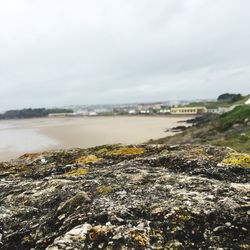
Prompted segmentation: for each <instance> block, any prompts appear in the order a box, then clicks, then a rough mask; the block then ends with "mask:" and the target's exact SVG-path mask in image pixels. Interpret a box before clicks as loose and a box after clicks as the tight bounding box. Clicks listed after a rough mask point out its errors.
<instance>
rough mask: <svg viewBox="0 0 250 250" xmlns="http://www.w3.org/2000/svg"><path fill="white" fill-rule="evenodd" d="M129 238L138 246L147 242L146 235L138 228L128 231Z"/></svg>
mask: <svg viewBox="0 0 250 250" xmlns="http://www.w3.org/2000/svg"><path fill="white" fill-rule="evenodd" d="M130 235H131V238H132V239H133V241H134V242H135V243H136V244H137V245H138V246H140V247H145V246H146V245H147V243H148V239H147V237H146V236H145V235H144V234H142V233H141V232H139V231H138V230H132V231H130Z"/></svg>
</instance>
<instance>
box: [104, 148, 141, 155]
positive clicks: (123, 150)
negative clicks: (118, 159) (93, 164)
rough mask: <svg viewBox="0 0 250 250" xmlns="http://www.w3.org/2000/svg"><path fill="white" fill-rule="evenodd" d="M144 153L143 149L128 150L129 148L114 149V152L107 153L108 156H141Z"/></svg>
mask: <svg viewBox="0 0 250 250" xmlns="http://www.w3.org/2000/svg"><path fill="white" fill-rule="evenodd" d="M143 153H144V149H143V148H128V147H123V148H118V149H114V150H112V151H109V152H107V155H109V156H111V155H140V154H143Z"/></svg>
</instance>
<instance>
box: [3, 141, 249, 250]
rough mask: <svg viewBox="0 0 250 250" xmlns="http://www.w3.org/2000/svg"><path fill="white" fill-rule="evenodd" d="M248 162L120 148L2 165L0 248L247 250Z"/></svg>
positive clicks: (178, 150)
mask: <svg viewBox="0 0 250 250" xmlns="http://www.w3.org/2000/svg"><path fill="white" fill-rule="evenodd" d="M249 216H250V156H249V155H247V154H239V153H236V152H234V151H233V150H231V149H229V148H217V147H212V146H195V145H192V146H190V145H182V146H167V145H137V146H127V147H122V146H119V145H115V146H107V147H96V148H91V149H74V150H67V151H51V152H44V153H41V154H26V155H24V156H22V157H20V158H19V159H17V160H15V161H11V162H5V163H0V249H11V250H14V249H18V250H21V249H36V250H38V249H47V250H57V249H250V231H249V230H250V219H249Z"/></svg>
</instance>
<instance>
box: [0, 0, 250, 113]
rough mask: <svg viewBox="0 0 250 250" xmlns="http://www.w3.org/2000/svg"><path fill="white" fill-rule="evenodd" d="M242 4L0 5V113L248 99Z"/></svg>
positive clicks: (188, 0)
mask: <svg viewBox="0 0 250 250" xmlns="http://www.w3.org/2000/svg"><path fill="white" fill-rule="evenodd" d="M249 9H250V1H249V0H105V1H103V0H88V1H87V0H42V1H41V0H22V1H20V0H7V1H0V110H6V109H12V108H25V107H26V108H27V107H54V106H64V105H75V104H82V105H85V104H112V103H129V102H150V101H167V100H181V99H185V100H186V99H206V98H216V97H217V96H218V95H219V94H222V93H226V92H229V93H241V94H249V93H250V28H249V24H250V15H249Z"/></svg>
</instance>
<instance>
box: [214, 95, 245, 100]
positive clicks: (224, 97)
mask: <svg viewBox="0 0 250 250" xmlns="http://www.w3.org/2000/svg"><path fill="white" fill-rule="evenodd" d="M242 98H243V97H242V95H241V94H229V93H226V94H222V95H220V96H219V97H218V98H217V100H218V101H228V102H237V101H240V100H241V99H242Z"/></svg>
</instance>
